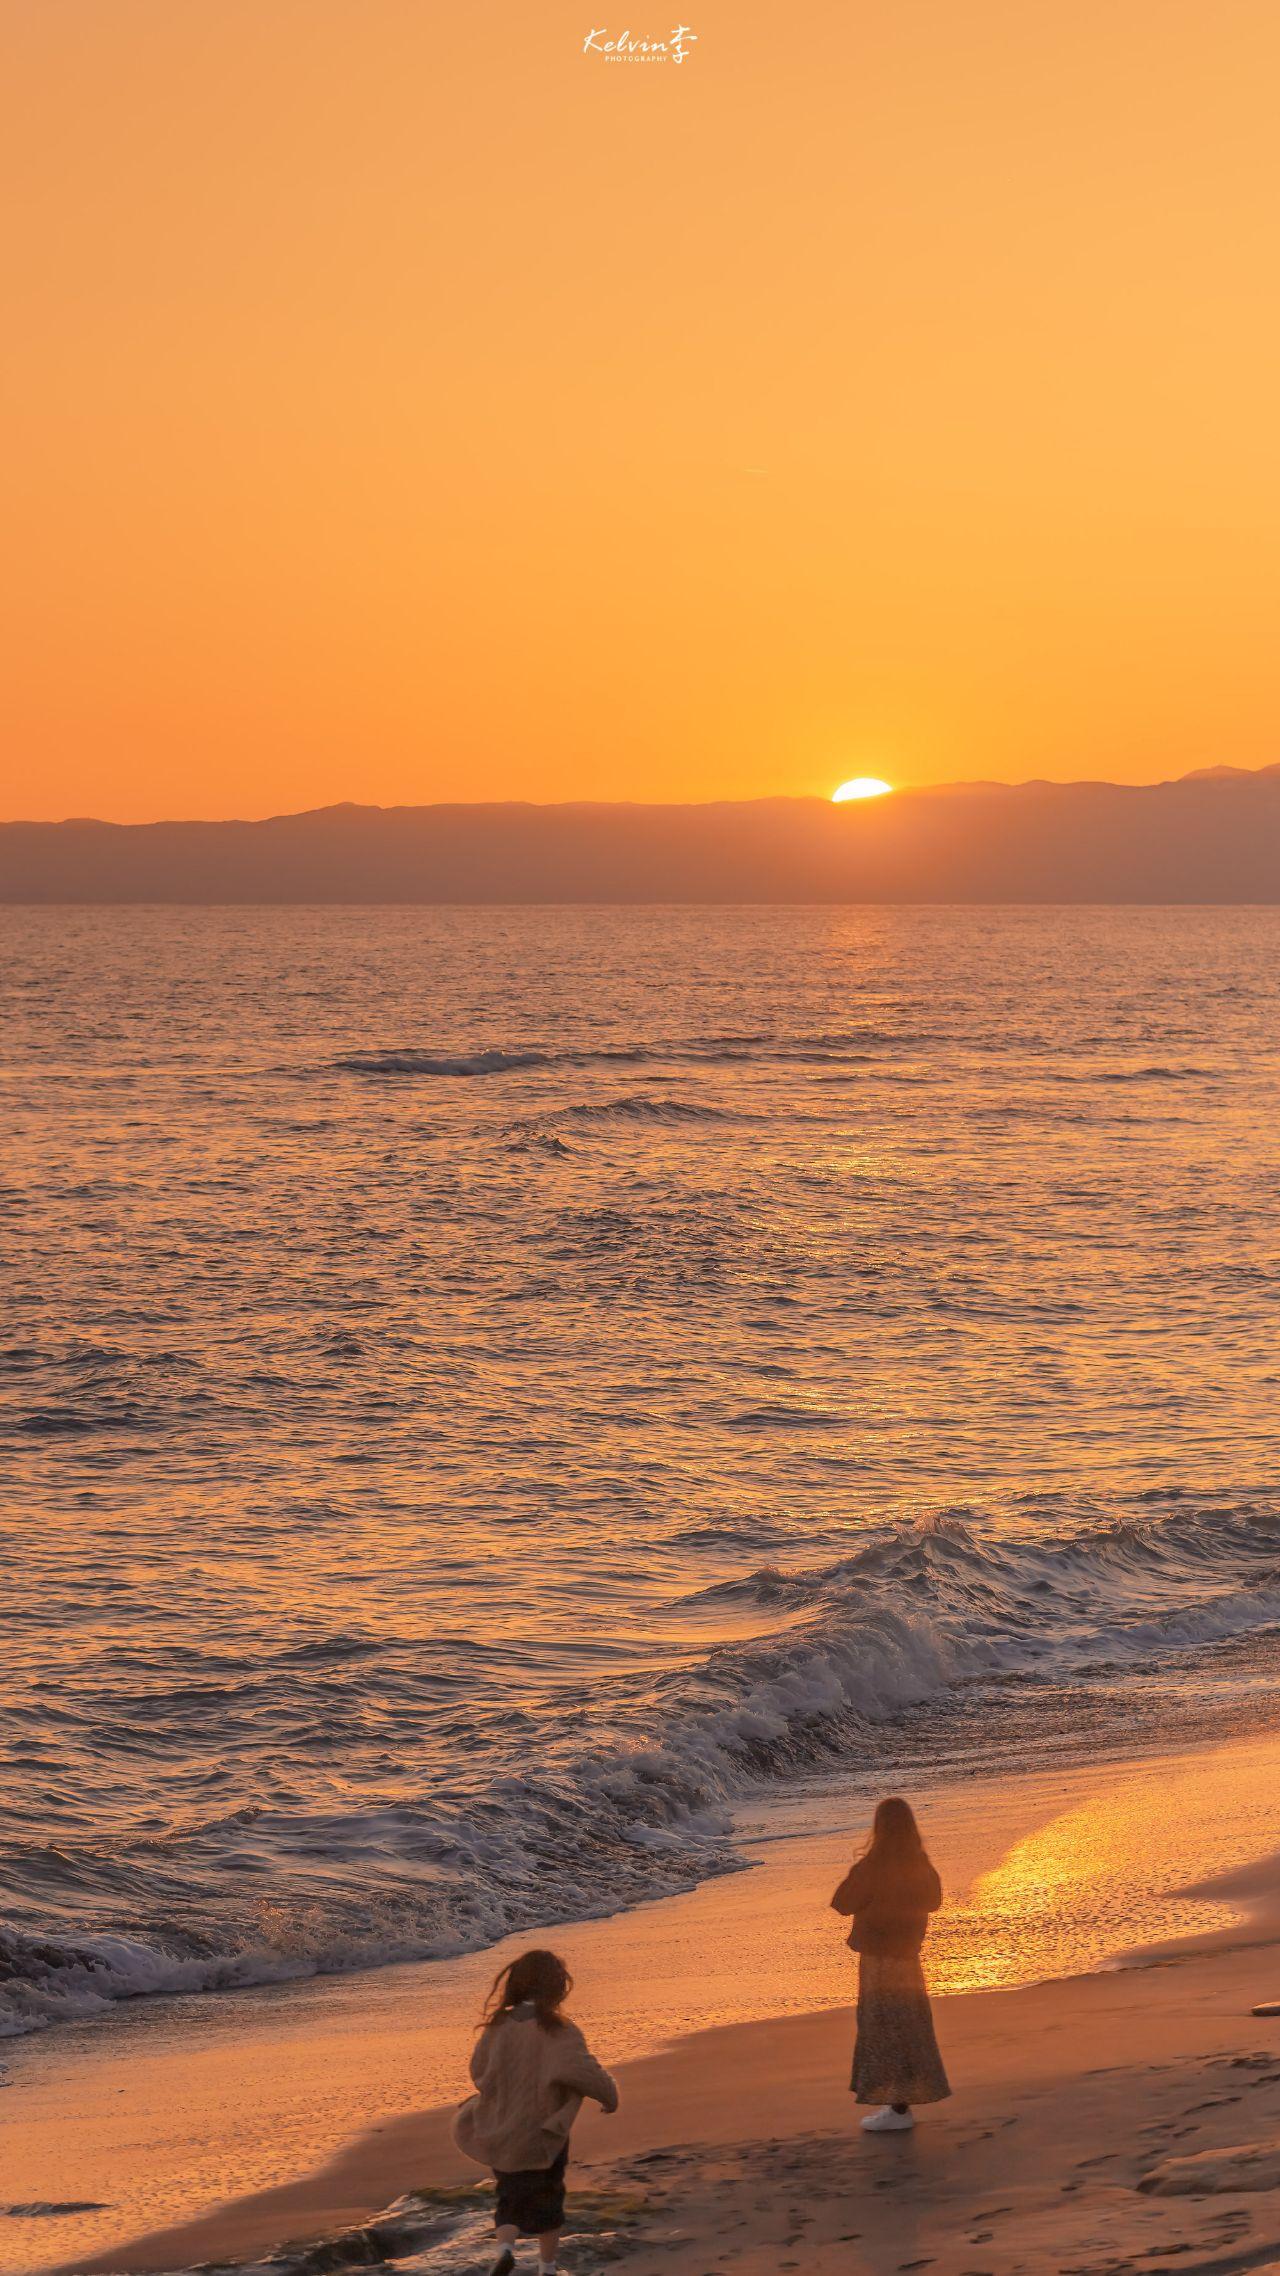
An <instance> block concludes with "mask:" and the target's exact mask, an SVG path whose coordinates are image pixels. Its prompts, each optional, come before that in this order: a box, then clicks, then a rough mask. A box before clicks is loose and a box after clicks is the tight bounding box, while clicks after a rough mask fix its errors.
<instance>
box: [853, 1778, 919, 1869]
mask: <svg viewBox="0 0 1280 2276" xmlns="http://www.w3.org/2000/svg"><path fill="white" fill-rule="evenodd" d="M862 1861H863V1863H864V1865H869V1866H870V1867H871V1870H872V1872H873V1873H874V1874H875V1876H876V1879H877V1880H878V1881H886V1882H889V1883H893V1882H904V1881H905V1882H911V1881H914V1880H916V1879H918V1878H919V1876H920V1875H921V1874H923V1873H928V1872H931V1871H932V1869H933V1868H932V1862H931V1860H930V1857H929V1852H928V1850H927V1849H926V1848H925V1845H924V1843H923V1841H922V1840H921V1839H920V1828H919V1826H918V1825H917V1824H916V1814H915V1811H914V1810H913V1809H912V1807H911V1804H910V1802H906V1801H904V1800H903V1798H902V1796H901V1794H890V1795H889V1796H888V1797H887V1799H886V1800H885V1801H883V1802H879V1803H877V1805H876V1814H875V1817H874V1818H873V1819H872V1821H871V1835H870V1839H869V1840H868V1842H867V1846H866V1848H865V1849H864V1850H863V1852H862Z"/></svg>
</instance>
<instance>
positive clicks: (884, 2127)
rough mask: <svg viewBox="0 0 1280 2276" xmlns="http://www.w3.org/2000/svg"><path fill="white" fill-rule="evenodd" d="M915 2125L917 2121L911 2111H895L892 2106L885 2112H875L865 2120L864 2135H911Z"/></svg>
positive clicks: (863, 2123) (863, 2124)
mask: <svg viewBox="0 0 1280 2276" xmlns="http://www.w3.org/2000/svg"><path fill="white" fill-rule="evenodd" d="M914 2124H915V2119H914V2117H913V2116H912V2113H911V2112H910V2111H909V2110H895V2109H893V2107H892V2106H890V2107H889V2108H888V2109H885V2110H873V2111H872V2113H871V2116H870V2117H869V2118H864V2119H863V2121H862V2131H863V2133H864V2134H909V2133H910V2131H911V2129H912V2127H913V2126H914Z"/></svg>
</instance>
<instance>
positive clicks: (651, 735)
mask: <svg viewBox="0 0 1280 2276" xmlns="http://www.w3.org/2000/svg"><path fill="white" fill-rule="evenodd" d="M593 11H594V12H593ZM687 15H688V20H689V22H690V24H691V26H692V28H693V30H694V31H696V33H697V35H698V36H697V45H696V47H694V49H693V51H692V54H691V55H690V57H689V60H688V61H687V62H686V63H684V64H683V65H680V66H678V67H677V66H675V65H672V64H663V65H652V64H649V65H645V64H630V65H626V64H609V63H606V62H605V61H604V60H603V58H601V57H600V56H597V55H584V54H583V53H582V52H581V46H582V40H583V37H584V35H585V33H586V32H587V31H588V30H590V29H591V28H592V27H593V26H594V25H599V24H601V23H603V24H604V25H606V26H607V27H608V28H609V29H611V30H613V31H621V30H624V29H627V28H630V29H631V31H633V32H634V33H637V34H644V33H649V32H652V33H654V34H655V35H660V34H662V33H663V32H665V31H667V30H668V29H669V28H670V26H669V17H670V10H669V9H668V8H667V7H666V6H665V0H664V4H663V5H655V6H654V7H652V8H651V7H649V5H648V0H634V5H629V6H628V8H627V9H626V10H625V11H621V12H620V11H619V10H617V9H616V8H615V6H614V0H521V4H520V5H519V6H516V5H515V4H514V0H496V4H486V5H484V6H479V5H476V4H474V0H466V4H461V5H457V6H453V5H450V4H449V0H5V5H4V9H3V17H2V22H3V37H4V54H3V72H4V79H5V85H6V91H7V97H8V100H7V105H6V108H7V112H8V122H7V125H6V130H5V135H4V137H3V149H2V150H0V171H2V173H3V181H2V182H0V193H2V194H3V197H4V203H5V209H6V212H7V213H8V215H9V216H10V218H11V221H15V220H16V225H17V226H16V231H15V233H14V234H15V238H16V243H15V246H14V248H13V251H12V253H11V255H10V258H9V261H8V263H7V266H8V268H9V272H10V287H9V298H10V300H11V302H12V301H14V300H16V309H13V308H11V311H10V318H9V324H8V327H7V330H8V334H9V343H10V344H9V347H8V349H7V350H6V355H5V358H4V365H3V370H0V416H2V417H3V420H4V427H5V433H6V438H7V440H8V442H9V443H10V445H11V446H13V445H14V444H15V443H16V448H14V449H13V454H12V468H11V474H10V480H9V482H8V485H7V488H8V491H9V496H8V499H7V502H6V511H5V514H4V516H3V524H4V535H3V537H0V545H2V546H3V549H4V553H3V579H4V595H3V609H2V611H0V615H2V620H3V621H2V624H0V642H2V643H3V648H4V659H3V671H4V685H5V711H6V720H5V741H6V746H7V751H8V757H9V760H10V761H11V765H8V766H7V767H6V780H5V782H4V783H3V785H2V786H0V811H2V812H3V813H5V814H7V815H30V816H55V817H56V816H62V815H67V814H77V813H79V814H85V813H93V814H101V815H106V816H109V817H114V818H117V819H121V820H131V819H139V818H145V817H151V816H157V815H192V814H206V815H225V814H248V815H257V814H264V813H269V812H272V811H280V810H285V809H290V808H295V807H299V806H306V805H318V804H322V803H326V802H328V801H330V800H334V799H339V798H357V799H367V800H375V801H378V802H381V803H390V802H395V801H402V800H407V801H418V800H428V799H433V798H456V797H464V798H471V797H494V798H501V797H511V796H516V797H532V798H564V797H582V796H587V797H614V796H618V797H640V798H667V797H679V798H685V797H688V798H699V797H706V796H752V795H757V794H760V793H766V792H774V791H826V790H829V789H830V788H831V787H832V786H833V785H834V784H835V783H836V782H838V781H839V780H840V779H841V778H842V777H843V776H846V775H851V774H859V773H872V774H877V775H884V776H887V777H889V778H890V779H891V780H893V781H896V782H909V781H930V780H935V779H945V778H949V777H953V776H967V775H974V774H988V775H997V776H1006V777H1011V778H1014V779H1017V778H1020V777H1023V776H1026V775H1029V774H1040V773H1043V774H1049V775H1078V774H1102V775H1111V776H1114V777H1121V778H1128V779H1132V780H1145V779H1150V778H1153V777H1158V776H1161V775H1164V774H1169V773H1178V772H1181V771H1184V770H1185V769H1186V768H1188V767H1191V766H1196V765H1200V764H1205V763H1211V762H1213V761H1217V760H1229V761H1234V762H1237V763H1240V764H1244V765H1259V764H1262V763H1264V762H1266V761H1269V760H1273V759H1280V674H1278V673H1277V670H1276V664H1275V650H1276V626H1275V615H1276V601H1277V592H1278V590H1280V449H1278V447H1277V439H1276V436H1277V422H1276V413H1275V405H1276V403H1277V401H1280V301H1278V300H1277V295H1276V289H1275V277H1276V271H1277V259H1278V253H1280V246H1278V237H1280V231H1278V229H1277V221H1278V218H1280V216H1278V208H1280V195H1278V175H1280V160H1278V159H1277V155H1276V151H1277V143H1276V127H1275V117H1276V104H1277V91H1278V89H1280V8H1277V6H1276V4H1275V0H1212V4H1210V0H816V4H813V5H809V6H803V5H801V6H798V7H797V6H784V5H781V4H778V0H771V4H769V5H765V4H763V0H732V4H727V0H689V6H688V9H687ZM672 20H674V19H672ZM15 347H16V353H15Z"/></svg>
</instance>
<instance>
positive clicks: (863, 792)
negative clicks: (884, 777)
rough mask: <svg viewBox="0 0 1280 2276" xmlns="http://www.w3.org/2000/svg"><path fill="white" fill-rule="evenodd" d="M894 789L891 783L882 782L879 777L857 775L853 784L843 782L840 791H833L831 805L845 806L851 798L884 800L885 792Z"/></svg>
mask: <svg viewBox="0 0 1280 2276" xmlns="http://www.w3.org/2000/svg"><path fill="white" fill-rule="evenodd" d="M892 788H893V784H892V783H891V782H881V781H880V779H879V777H878V776H877V775H873V774H856V775H855V776H854V777H853V780H852V782H842V783H841V785H840V788H839V790H833V791H832V793H831V803H832V805H833V806H843V805H844V803H845V800H846V799H849V798H883V797H884V794H885V792H886V791H887V790H892Z"/></svg>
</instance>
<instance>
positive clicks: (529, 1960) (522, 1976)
mask: <svg viewBox="0 0 1280 2276" xmlns="http://www.w3.org/2000/svg"><path fill="white" fill-rule="evenodd" d="M572 1989H573V1978H572V1976H571V1975H570V1973H569V1971H568V1969H567V1968H566V1966H565V1964H564V1961H563V1960H562V1959H561V1958H560V1955H559V1953H558V1952H522V1953H521V1955H520V1957H519V1959H518V1960H513V1961H512V1962H511V1964H510V1966H509V1967H506V1968H500V1969H499V1970H498V1973H497V1975H496V1976H495V1977H494V1979H493V1983H492V1985H491V1986H490V1989H489V1997H488V1999H487V2000H486V2001H485V2003H484V2014H483V2015H482V2016H481V2018H480V2025H481V2029H487V2028H488V2026H489V2025H490V2024H493V2023H500V2022H501V2021H502V2018H503V2016H504V2015H509V2014H510V2013H511V2010H512V2008H513V2007H521V2006H522V2005H523V2004H524V2002H525V2000H532V2002H533V2007H534V2013H535V2014H536V2016H537V2018H538V2021H539V2023H540V2024H541V2026H542V2028H543V2030H544V2031H562V2030H563V2029H564V2022H565V2018H564V2015H563V2014H562V2012H561V2010H562V2008H563V2006H564V2002H565V2001H566V2000H567V1998H568V1997H569V1994H570V1992H571V1991H572Z"/></svg>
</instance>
